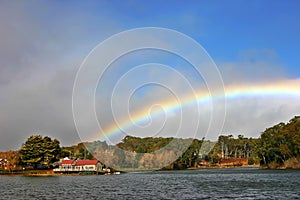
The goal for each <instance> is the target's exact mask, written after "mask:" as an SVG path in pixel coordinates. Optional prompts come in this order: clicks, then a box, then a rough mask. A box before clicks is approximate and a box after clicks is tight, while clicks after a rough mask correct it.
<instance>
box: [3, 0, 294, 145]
mask: <svg viewBox="0 0 300 200" xmlns="http://www.w3.org/2000/svg"><path fill="white" fill-rule="evenodd" d="M299 9H300V3H299V1H296V0H295V1H288V2H284V1H277V0H276V1H265V0H255V1H237V0H236V1H233V0H229V1H226V2H223V1H203V0H198V1H145V0H141V1H132V0H128V1H121V0H119V1H10V0H3V1H1V2H0V94H1V96H0V102H1V104H0V150H6V149H9V148H13V149H17V148H19V146H20V144H21V143H22V142H23V141H24V140H25V139H26V138H27V137H28V136H30V135H32V134H35V133H40V134H44V135H50V136H53V137H55V138H58V139H59V140H61V141H62V144H63V145H70V144H74V143H77V142H79V141H80V139H82V138H79V137H78V134H77V133H76V129H75V125H74V122H73V116H72V106H71V103H72V88H73V84H74V81H75V77H76V73H77V71H78V69H79V67H80V65H81V63H82V62H83V59H84V58H85V57H86V56H87V55H88V53H89V52H90V51H91V50H92V49H93V48H94V47H95V46H96V45H98V44H99V43H100V42H102V41H104V40H105V39H107V38H108V37H110V36H112V35H113V34H116V33H119V32H121V31H125V30H128V29H133V28H141V27H149V26H150V27H163V28H169V29H174V30H176V31H179V32H181V33H183V34H186V35H187V36H189V37H191V38H193V39H194V40H195V41H197V42H198V43H199V44H200V45H202V46H203V47H204V49H205V50H206V51H207V52H208V53H209V55H210V56H211V57H212V59H213V60H214V61H215V62H216V64H217V66H218V68H219V70H220V72H221V75H222V78H223V79H224V83H225V88H226V87H231V86H233V87H234V86H239V85H255V86H257V87H259V86H260V85H263V84H270V85H274V83H276V82H289V81H294V82H295V83H300V81H299V80H300V59H299V55H298V54H299V50H300V49H299V45H300V23H299V19H300V12H299ZM120 45H122V44H120ZM145 53H147V51H145V52H140V53H138V52H137V53H136V54H133V55H128V58H127V59H126V58H124V59H123V60H122V59H120V60H119V62H118V63H119V65H118V66H119V67H122V68H119V69H118V68H116V69H115V70H114V69H113V68H112V71H111V72H110V73H112V75H113V77H114V79H111V80H109V79H108V82H107V83H109V81H112V80H115V79H118V77H120V76H122V73H123V72H124V71H126V70H129V69H130V68H132V66H134V65H136V64H143V63H144V62H145V63H148V62H151V61H152V62H153V60H154V61H156V62H161V63H163V64H169V65H173V67H174V68H175V69H178V70H180V69H181V70H183V72H182V74H184V75H185V76H187V77H188V78H191V77H193V78H195V77H194V75H193V73H194V72H193V71H192V70H186V69H187V66H186V65H185V64H184V62H182V61H179V60H178V58H176V59H174V55H173V57H172V55H165V54H160V53H159V52H150V51H148V53H149V55H147V56H145ZM125 64H126V65H125ZM123 65H124V66H123ZM118 66H116V67H118ZM153 74H155V75H156V74H157V72H155V71H151V70H149V71H148V72H147V73H145V74H144V75H141V76H139V77H138V78H140V79H143V78H147V77H149V76H151V75H153ZM144 76H145V77H144ZM160 78H161V79H163V78H165V77H160ZM168 78H170V83H171V84H173V85H176V84H177V83H176V79H174V77H168ZM193 81H194V82H197V81H196V79H195V80H193ZM294 82H293V83H294ZM128 84H129V85H130V83H128ZM132 84H133V83H132ZM196 84H198V83H196ZM201 84H202V82H201V81H200V83H199V85H201ZM200 87H201V86H200ZM110 88H112V86H107V87H105V88H102V90H103V89H104V90H110ZM149 88H151V87H149ZM106 92H107V91H106ZM152 92H153V91H152ZM156 92H157V93H151V95H149V94H147V91H146V90H143V89H141V90H139V92H138V93H137V94H136V95H139V96H134V98H133V99H140V101H141V102H148V101H149V102H153V101H154V100H155V98H156V97H160V98H162V97H164V96H162V95H163V93H161V91H160V90H157V91H156ZM118 95H119V98H120V99H122V97H123V96H122V95H123V94H122V93H120V94H118ZM99 96H100V97H102V98H104V99H107V98H106V97H107V96H105V95H104V96H101V92H98V93H97V98H98V97H99ZM167 96H168V95H167ZM135 97H139V98H135ZM141 102H139V103H137V106H142V105H141V104H142V103H141ZM298 102H300V101H299V98H298V97H295V98H287V97H284V96H278V98H274V97H265V96H263V95H262V96H256V97H253V98H252V97H251V98H247V99H244V98H237V99H235V100H232V101H228V102H227V119H226V122H225V126H224V127H225V128H224V133H233V134H238V133H241V132H242V133H244V134H245V135H246V136H252V137H258V136H259V134H260V132H261V131H263V130H264V129H265V128H266V127H268V126H272V125H274V124H276V123H279V122H281V121H284V122H286V121H288V120H289V119H290V118H292V117H293V116H294V115H299V114H300V104H299V103H298ZM137 108H139V107H137ZM137 108H136V109H137ZM107 112H109V111H107ZM99 113H100V114H99ZM241 113H243V114H241ZM98 114H99V115H101V111H99V112H98ZM106 114H107V115H109V114H108V113H106V111H105V112H104V113H102V115H104V116H105V115H106ZM249 120H250V121H253V122H254V123H255V124H256V125H257V126H256V127H253V126H252V124H249V123H248V121H249ZM88 123H89V122H88V119H87V122H86V124H87V127H88ZM107 123H109V122H107ZM171 124H172V123H171ZM170 130H172V129H170ZM85 139H88V138H85Z"/></svg>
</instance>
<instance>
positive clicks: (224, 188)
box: [0, 169, 300, 199]
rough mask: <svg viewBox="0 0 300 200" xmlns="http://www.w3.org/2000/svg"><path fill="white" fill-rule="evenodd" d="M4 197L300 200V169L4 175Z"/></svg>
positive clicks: (2, 192)
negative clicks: (38, 175)
mask: <svg viewBox="0 0 300 200" xmlns="http://www.w3.org/2000/svg"><path fill="white" fill-rule="evenodd" d="M0 185H1V187H0V192H1V196H0V199H220V198H223V199H232V198H238V199H283V198H288V199H295V198H298V199H300V171H292V170H259V169H204V170H194V171H165V172H138V173H126V174H121V175H111V176H103V175H102V176H61V177H21V176H18V177H12V176H0Z"/></svg>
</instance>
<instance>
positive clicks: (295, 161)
mask: <svg viewBox="0 0 300 200" xmlns="http://www.w3.org/2000/svg"><path fill="white" fill-rule="evenodd" d="M257 155H258V156H259V158H260V163H261V165H262V166H266V167H269V168H278V167H284V168H298V169H300V116H296V117H294V118H293V119H291V120H290V121H289V122H288V123H287V124H285V123H279V124H277V125H275V126H273V127H271V128H268V129H266V130H265V131H264V132H263V133H262V134H261V137H260V140H259V144H258V148H257Z"/></svg>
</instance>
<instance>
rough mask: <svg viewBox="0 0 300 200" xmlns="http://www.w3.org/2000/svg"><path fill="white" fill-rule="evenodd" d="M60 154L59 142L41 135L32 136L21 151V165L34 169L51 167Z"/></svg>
mask: <svg viewBox="0 0 300 200" xmlns="http://www.w3.org/2000/svg"><path fill="white" fill-rule="evenodd" d="M60 152H61V148H60V145H59V141H58V140H56V139H54V140H52V139H51V138H50V137H48V136H45V137H42V136H40V135H36V136H30V137H29V138H28V139H27V140H26V142H25V143H24V144H23V145H22V147H21V149H20V151H19V153H20V155H21V163H23V164H26V165H29V166H34V167H36V166H37V165H47V166H49V165H50V164H52V163H53V162H55V161H57V159H58V155H59V153H60Z"/></svg>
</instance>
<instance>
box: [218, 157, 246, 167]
mask: <svg viewBox="0 0 300 200" xmlns="http://www.w3.org/2000/svg"><path fill="white" fill-rule="evenodd" d="M219 165H220V166H223V167H234V166H244V165H248V158H230V159H221V160H220V161H219Z"/></svg>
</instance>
